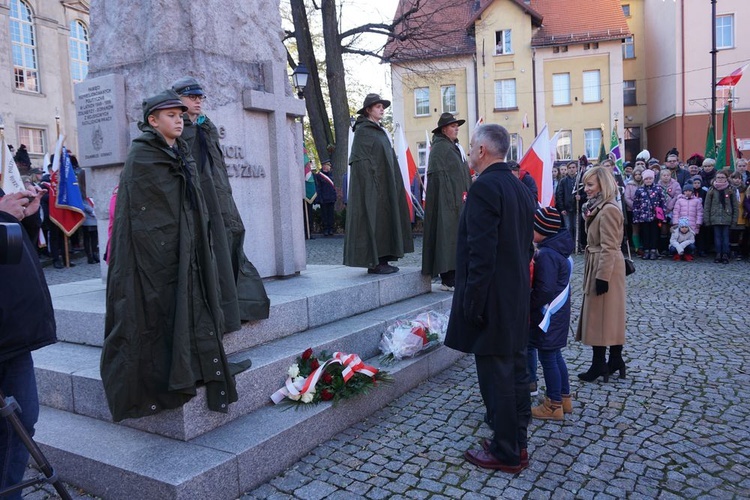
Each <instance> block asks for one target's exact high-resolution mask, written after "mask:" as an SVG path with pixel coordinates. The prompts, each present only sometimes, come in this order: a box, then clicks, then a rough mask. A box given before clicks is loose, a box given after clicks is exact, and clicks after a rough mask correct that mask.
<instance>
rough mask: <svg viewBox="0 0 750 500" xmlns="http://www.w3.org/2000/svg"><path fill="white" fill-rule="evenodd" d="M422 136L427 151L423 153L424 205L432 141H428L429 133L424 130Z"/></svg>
mask: <svg viewBox="0 0 750 500" xmlns="http://www.w3.org/2000/svg"><path fill="white" fill-rule="evenodd" d="M424 137H425V145H426V146H427V151H426V152H425V155H424V165H425V171H424V182H423V183H422V206H424V203H425V200H427V166H428V165H429V164H430V150H431V149H432V143H431V142H430V133H429V132H428V131H426V130H425V131H424Z"/></svg>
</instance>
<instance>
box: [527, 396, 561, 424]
mask: <svg viewBox="0 0 750 500" xmlns="http://www.w3.org/2000/svg"><path fill="white" fill-rule="evenodd" d="M531 415H532V416H533V417H534V418H538V419H539V420H565V415H564V414H563V409H562V401H552V400H550V399H549V398H546V397H545V398H544V403H542V404H540V405H539V406H535V407H534V408H532V409H531Z"/></svg>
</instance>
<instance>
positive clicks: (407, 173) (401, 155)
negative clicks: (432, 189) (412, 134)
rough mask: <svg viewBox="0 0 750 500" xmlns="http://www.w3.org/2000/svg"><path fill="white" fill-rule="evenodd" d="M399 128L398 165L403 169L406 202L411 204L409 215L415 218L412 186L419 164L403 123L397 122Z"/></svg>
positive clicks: (397, 140)
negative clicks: (408, 141)
mask: <svg viewBox="0 0 750 500" xmlns="http://www.w3.org/2000/svg"><path fill="white" fill-rule="evenodd" d="M396 129H397V130H398V132H397V135H396V155H397V156H398V166H399V168H400V169H401V180H403V182H404V190H405V191H406V203H407V204H408V206H409V216H410V218H411V219H412V220H414V204H413V203H412V192H411V187H412V185H413V183H414V178H415V177H416V175H417V164H416V162H415V161H414V156H412V154H411V150H410V149H409V144H408V143H407V142H406V134H405V133H404V127H403V125H401V124H400V123H399V124H396Z"/></svg>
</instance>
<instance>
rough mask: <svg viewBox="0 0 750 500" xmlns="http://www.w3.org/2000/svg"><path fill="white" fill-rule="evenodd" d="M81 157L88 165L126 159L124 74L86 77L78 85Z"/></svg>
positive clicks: (92, 165) (120, 161)
mask: <svg viewBox="0 0 750 500" xmlns="http://www.w3.org/2000/svg"><path fill="white" fill-rule="evenodd" d="M75 94H76V119H77V122H78V153H79V154H78V158H79V159H80V160H82V162H83V165H84V166H86V167H96V166H103V165H114V164H118V163H124V162H125V155H126V154H127V141H126V136H127V125H126V123H127V122H126V118H125V98H124V97H125V84H124V79H123V77H122V76H121V75H107V76H103V77H99V78H92V79H91V80H85V81H83V82H81V83H78V84H76V86H75Z"/></svg>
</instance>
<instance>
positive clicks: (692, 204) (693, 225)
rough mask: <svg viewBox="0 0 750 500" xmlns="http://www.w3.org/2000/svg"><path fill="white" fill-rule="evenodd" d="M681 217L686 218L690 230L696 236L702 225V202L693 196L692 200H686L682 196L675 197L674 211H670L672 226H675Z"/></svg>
mask: <svg viewBox="0 0 750 500" xmlns="http://www.w3.org/2000/svg"><path fill="white" fill-rule="evenodd" d="M683 217H686V218H687V220H688V224H690V230H691V231H693V232H694V233H695V234H698V231H700V226H701V225H702V224H703V202H702V201H701V199H700V198H698V197H697V196H695V195H693V197H692V198H690V199H687V198H685V195H683V194H681V195H680V196H678V197H677V201H676V202H675V204H674V210H672V224H677V223H678V222H679V221H680V219H681V218H683Z"/></svg>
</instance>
